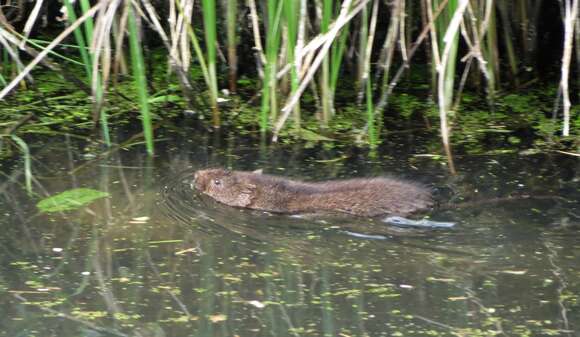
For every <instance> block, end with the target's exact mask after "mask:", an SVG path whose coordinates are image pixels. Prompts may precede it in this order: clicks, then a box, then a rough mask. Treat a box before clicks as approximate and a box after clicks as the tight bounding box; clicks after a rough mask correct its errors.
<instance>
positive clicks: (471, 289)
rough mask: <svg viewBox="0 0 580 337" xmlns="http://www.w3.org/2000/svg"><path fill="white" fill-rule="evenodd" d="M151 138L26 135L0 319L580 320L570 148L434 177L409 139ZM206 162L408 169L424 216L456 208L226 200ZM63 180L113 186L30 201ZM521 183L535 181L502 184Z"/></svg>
mask: <svg viewBox="0 0 580 337" xmlns="http://www.w3.org/2000/svg"><path fill="white" fill-rule="evenodd" d="M165 139H167V140H166V141H165V142H162V143H159V144H158V148H157V149H158V153H162V155H158V156H157V157H156V158H154V159H152V160H151V159H147V157H146V156H145V155H144V153H143V152H141V151H140V149H138V148H137V147H132V148H129V149H126V150H119V151H113V152H112V153H111V155H110V156H108V157H107V158H102V159H98V160H94V161H89V162H87V161H86V160H84V159H82V144H72V145H70V146H64V147H63V146H62V142H61V141H60V140H59V141H58V142H57V143H56V144H47V145H44V146H43V147H42V148H39V149H38V151H37V154H36V159H37V161H36V164H35V165H34V168H35V173H36V175H37V176H36V178H37V181H36V186H35V191H36V192H37V193H39V195H38V196H35V197H34V198H33V199H34V201H33V200H31V198H30V197H29V196H27V195H26V194H25V192H24V191H23V187H22V186H21V185H20V183H19V181H20V180H21V179H20V178H19V177H17V176H14V177H13V179H5V180H4V181H3V182H2V183H1V185H0V192H1V193H2V197H1V198H0V212H1V214H3V216H2V217H0V219H1V220H0V226H2V232H1V234H0V247H1V251H0V261H1V272H0V301H1V303H2V305H0V327H1V329H0V336H32V335H35V336H36V335H37V336H79V335H83V336H397V335H398V336H438V335H440V336H458V335H459V336H492V335H495V334H503V335H506V336H548V335H561V336H579V335H580V327H579V325H580V307H579V303H580V301H579V299H578V294H579V293H580V270H579V269H578V261H580V260H579V255H580V245H579V244H578V242H580V241H579V240H578V239H579V238H580V235H579V233H580V232H579V229H580V205H579V204H578V200H579V195H580V194H579V192H578V188H579V187H580V186H579V185H580V183H579V180H580V179H579V178H580V177H579V176H578V170H577V169H578V167H579V166H578V160H577V159H574V158H570V157H560V156H549V155H537V156H532V157H519V156H498V157H495V158H485V159H483V158H470V157H467V158H461V157H460V158H458V160H457V165H458V168H459V171H460V175H459V177H449V176H448V175H447V174H446V171H445V168H444V167H442V166H441V164H440V163H439V162H437V161H433V160H431V159H428V158H425V157H414V156H413V155H412V154H414V153H425V152H426V150H425V149H424V148H423V147H421V145H414V144H415V143H416V140H417V139H411V140H410V141H411V142H413V143H411V144H410V143H408V142H406V141H404V140H400V139H399V140H396V141H394V142H393V143H391V144H385V146H384V148H382V149H380V150H379V151H378V153H377V155H376V156H375V157H373V158H370V159H369V157H368V155H367V154H366V153H364V151H362V150H361V149H356V148H345V149H330V150H329V149H323V148H313V149H309V150H305V149H301V148H299V147H297V146H296V147H291V146H289V147H283V146H280V147H277V148H266V147H260V146H259V145H254V144H253V143H252V142H251V141H247V142H242V141H241V140H239V139H236V138H228V137H226V138H219V137H214V138H212V137H198V138H196V139H192V138H191V136H189V137H188V138H186V137H184V136H182V135H169V136H167V137H166V138H165ZM185 139H187V140H185ZM341 158H342V159H341ZM81 165H82V166H81ZM209 166H227V167H232V168H235V169H246V170H248V169H256V168H264V169H265V171H266V172H269V173H273V174H280V175H288V176H293V177H296V178H303V179H330V178H340V177H354V176H376V175H384V174H386V173H389V174H391V175H394V176H401V177H405V178H407V179H417V180H419V181H421V182H422V183H425V184H430V185H431V186H433V187H434V188H437V189H439V193H440V196H439V198H440V202H441V207H440V208H439V209H438V210H436V211H434V212H433V213H432V214H431V215H430V216H431V218H432V219H434V220H438V221H452V222H455V223H457V225H456V226H455V228H452V229H445V230H417V229H405V228H397V227H394V226H387V225H385V224H384V223H381V222H375V221H372V220H367V219H352V218H340V217H339V218H337V217H335V218H332V217H330V218H328V217H327V218H323V217H308V216H307V217H290V216H281V215H271V214H267V213H263V212H255V211H248V210H242V209H235V208H230V207H227V206H224V205H221V204H217V203H215V202H214V201H212V200H211V199H208V198H204V197H201V196H199V195H198V194H197V193H195V191H193V190H192V189H191V186H190V179H191V172H193V171H194V170H195V169H198V168H200V167H209ZM76 168H78V169H76ZM75 187H90V188H95V189H98V190H101V191H105V192H108V193H110V194H111V197H110V198H107V199H102V200H99V201H97V202H94V203H92V204H91V205H90V206H88V207H83V208H80V209H79V210H76V211H71V212H66V213H61V214H58V213H57V214H50V215H46V214H40V213H38V211H37V209H36V208H35V201H38V200H40V199H41V198H42V197H45V196H47V195H53V194H56V193H58V192H62V191H64V190H67V189H71V188H75ZM530 194H531V195H534V196H540V195H541V196H543V197H542V198H518V197H517V196H518V195H519V196H523V195H530ZM508 195H513V196H515V200H512V201H505V200H503V199H502V201H500V202H485V200H488V201H489V200H493V199H494V198H502V197H505V196H508ZM553 196H557V198H554V197H553ZM462 202H463V203H465V205H467V206H466V207H462V206H457V205H458V204H461V203H462ZM449 203H451V204H449Z"/></svg>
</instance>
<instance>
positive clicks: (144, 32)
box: [0, 0, 580, 168]
mask: <svg viewBox="0 0 580 337" xmlns="http://www.w3.org/2000/svg"><path fill="white" fill-rule="evenodd" d="M63 6H64V9H65V10H64V13H65V14H64V15H63V16H62V17H61V18H60V19H61V20H63V22H65V23H66V26H65V27H63V30H62V32H61V33H59V34H55V35H51V34H50V33H46V34H45V36H44V38H46V39H49V41H50V42H49V43H46V44H39V43H37V42H35V41H34V40H35V39H34V38H35V37H36V36H37V35H40V34H41V30H40V29H38V28H35V27H39V25H38V23H39V22H40V21H41V20H46V19H47V18H49V17H51V16H50V15H49V14H52V13H48V12H46V11H47V9H46V8H44V7H42V6H40V5H38V3H36V4H35V6H33V7H32V8H27V7H24V6H20V5H16V6H15V8H14V10H15V11H17V12H18V14H19V15H17V16H14V17H12V16H10V17H9V18H8V19H7V21H6V22H4V24H3V27H2V29H0V45H2V47H3V48H2V49H3V52H2V62H1V63H0V64H1V69H0V85H2V90H1V91H0V99H6V97H7V95H8V94H9V93H10V92H12V91H13V90H15V89H16V88H17V86H18V84H19V83H25V81H27V82H30V84H29V85H34V84H32V82H31V81H32V78H33V77H34V76H35V74H33V73H31V71H32V69H33V68H35V67H36V66H37V65H38V64H41V63H42V64H44V65H45V66H47V67H49V68H50V69H51V70H53V71H55V72H58V73H59V74H61V75H62V76H65V77H67V78H68V79H70V80H71V81H74V82H75V83H79V87H83V86H86V87H87V88H89V89H88V94H87V95H88V97H87V98H89V99H90V100H91V102H92V119H93V123H95V124H100V127H101V130H102V137H103V140H104V142H105V144H108V145H109V146H110V145H111V139H110V135H109V133H110V129H111V127H112V125H109V123H110V122H109V116H108V115H109V113H110V112H111V109H112V107H111V106H110V105H109V104H108V101H109V99H110V95H111V94H112V93H115V92H116V90H115V89H116V88H117V86H118V85H121V82H122V80H119V78H120V76H121V75H127V74H129V69H131V72H130V75H131V76H132V77H133V78H134V79H135V81H134V88H133V90H134V91H135V92H136V93H137V97H138V102H139V110H140V115H141V120H142V123H143V129H144V130H145V132H144V137H145V139H146V144H147V149H148V152H149V153H153V137H154V135H153V132H152V129H153V118H152V114H153V113H155V111H152V110H151V107H150V106H149V104H148V102H149V96H148V95H149V94H148V91H150V90H151V87H153V84H152V83H151V82H149V81H148V79H150V76H148V74H150V73H151V72H152V71H153V70H152V69H150V67H149V64H151V63H152V62H150V61H149V60H151V58H152V57H153V56H152V53H149V52H145V51H149V50H159V48H160V47H161V48H164V56H163V58H162V59H160V61H161V62H162V63H166V64H167V69H168V76H167V81H168V82H172V83H176V84H178V85H179V88H180V94H181V95H182V96H183V97H184V99H185V104H187V109H188V110H191V111H194V112H196V113H198V115H200V116H204V115H207V116H208V117H211V118H208V119H211V124H212V126H213V127H220V126H221V124H222V122H221V120H222V119H223V118H226V119H227V118H229V117H228V116H226V115H224V116H225V117H224V116H222V115H221V112H220V110H221V108H220V102H221V101H222V100H221V99H220V97H219V88H220V86H225V82H226V81H222V78H223V79H225V78H227V84H228V87H229V89H230V91H231V92H232V93H233V92H235V91H237V84H238V82H239V81H240V80H239V79H238V76H239V74H238V73H239V72H240V70H241V72H242V76H245V77H246V78H248V77H252V76H254V79H255V80H256V81H257V82H258V85H256V86H254V88H253V89H252V90H253V91H254V92H251V93H250V94H251V95H253V94H259V95H260V96H261V97H260V99H261V108H260V111H259V112H258V113H256V114H255V116H254V124H256V125H257V126H259V128H260V130H261V132H262V134H263V135H271V136H272V139H273V140H274V141H276V140H278V139H279V137H280V134H281V131H282V129H283V128H287V127H288V125H287V124H288V123H287V122H288V121H289V120H291V121H292V123H291V124H292V125H293V126H294V128H293V130H291V131H290V132H289V133H288V134H290V133H292V132H297V133H299V132H300V130H301V128H302V126H303V124H304V123H305V121H306V120H315V121H317V124H318V127H319V128H321V129H327V128H328V127H329V125H330V124H331V121H332V120H333V119H334V118H337V115H338V114H341V113H343V112H342V105H341V103H342V102H343V101H349V102H355V103H354V104H356V105H357V106H359V108H360V109H359V111H360V112H359V113H360V115H361V117H362V118H364V120H365V125H364V127H362V126H361V127H362V128H363V129H364V130H365V132H366V137H365V141H366V142H367V143H368V144H371V145H373V144H376V143H377V141H379V135H380V133H381V132H380V130H381V128H382V127H383V125H382V124H383V116H384V114H385V113H388V112H389V110H386V109H385V108H386V107H387V105H388V103H389V96H390V95H391V94H392V92H393V90H395V88H397V86H398V85H399V84H400V83H412V82H411V81H410V80H409V78H407V79H405V78H404V76H403V75H404V74H408V73H409V72H408V70H409V69H410V68H412V67H417V66H420V65H421V63H424V61H427V63H428V64H429V65H430V68H431V72H430V73H428V72H424V73H423V74H422V81H423V82H425V83H428V82H429V81H430V82H431V90H432V91H431V93H432V97H433V98H434V101H435V102H436V103H437V105H438V107H439V128H440V134H441V138H442V142H443V145H444V149H445V152H446V153H447V156H448V157H449V158H451V153H452V150H451V144H450V141H449V139H450V133H451V129H452V128H451V127H450V125H452V124H453V123H454V122H456V121H455V120H453V113H454V112H455V111H458V110H461V109H462V106H461V103H462V100H461V97H462V95H463V93H464V91H477V90H479V91H481V92H483V91H485V93H486V94H485V96H486V98H487V100H488V104H489V105H490V106H493V105H494V102H495V100H497V98H498V96H499V94H498V93H499V92H500V89H501V90H505V89H508V88H515V89H519V88H522V87H523V86H525V85H529V83H530V81H535V80H537V78H538V77H539V74H540V70H539V65H540V64H539V63H538V59H539V58H538V55H539V54H538V53H539V50H538V49H539V47H540V46H541V45H542V43H544V42H543V41H541V40H540V35H539V34H536V33H535V32H537V31H538V22H539V20H540V19H541V17H542V14H543V12H542V11H543V9H545V8H546V7H548V8H549V9H550V10H552V11H554V12H558V13H560V15H561V19H562V22H561V27H562V31H563V35H562V39H561V44H560V46H561V50H558V51H555V52H554V55H556V54H557V55H560V54H559V53H560V51H561V55H562V56H561V60H560V64H559V67H558V68H559V70H560V76H559V77H560V81H559V86H560V90H559V94H558V96H557V98H558V100H559V101H560V102H561V103H562V104H561V107H560V109H559V111H561V116H562V119H561V134H562V135H564V136H568V135H570V134H572V133H574V132H575V130H574V123H573V122H574V111H575V108H574V104H575V99H577V98H578V97H574V95H570V91H571V90H572V91H573V90H575V89H576V88H575V86H577V85H578V83H579V82H578V81H573V76H574V75H577V73H576V74H574V73H572V72H571V71H570V69H573V66H574V64H573V63H574V61H576V63H577V65H576V67H577V68H579V65H580V63H579V62H580V57H578V56H577V57H576V59H575V60H574V59H573V58H572V56H573V55H574V54H573V53H572V51H573V50H574V46H575V45H576V51H578V50H580V49H579V48H580V47H579V46H578V41H580V38H579V36H580V33H579V32H578V31H579V29H578V28H579V25H580V24H579V19H578V0H564V1H562V2H561V6H560V8H558V7H557V6H554V5H553V4H549V5H548V4H543V3H542V1H540V0H529V1H523V0H522V1H517V2H508V1H503V0H501V1H500V0H498V1H492V0H478V1H468V0H394V1H390V2H387V3H382V2H380V1H378V0H377V1H375V0H344V1H341V2H339V1H332V0H323V1H320V2H307V1H305V0H301V1H284V0H267V1H263V2H256V1H255V0H250V1H248V2H247V3H242V2H238V1H222V2H216V1H215V0H204V1H202V2H201V3H200V5H199V6H196V4H195V3H194V1H193V0H171V1H169V2H166V3H164V2H161V3H154V2H151V1H150V0H141V1H132V2H129V1H122V0H114V1H109V2H97V3H95V4H94V5H93V6H92V7H91V3H90V2H89V1H88V0H80V1H79V2H74V1H71V0H66V1H64V3H63ZM243 6H247V9H248V13H249V14H248V16H243V15H239V14H238V13H239V12H241V11H240V9H241V8H243ZM550 6H551V7H550ZM222 9H223V10H222ZM549 13H552V12H549ZM419 14H420V15H419ZM546 15H548V14H546ZM15 17H16V18H20V19H14V18H15ZM11 20H15V21H14V22H12V21H11ZM17 20H19V21H17ZM222 27H223V28H224V29H225V32H226V34H225V38H223V37H222V36H221V35H220V34H219V30H220V29H221V28H222ZM544 29H545V28H544ZM550 29H552V30H550V31H548V32H549V33H553V32H555V31H557V29H556V28H550ZM558 29H559V28H558ZM199 34H203V38H202V39H200V38H198V37H199ZM70 35H72V36H73V37H74V39H69V36H70ZM145 36H146V37H147V39H145V38H144V37H145ZM247 45H253V53H245V54H242V55H239V51H240V50H239V49H240V48H241V47H245V46H247ZM221 46H225V47H227V53H226V54H227V57H221V58H220V56H221V54H220V47H221ZM379 46H380V48H379ZM126 47H128V48H126ZM19 50H21V51H22V52H20V51H19ZM65 50H66V51H72V53H69V54H67V56H66V58H64V57H63V58H60V56H58V55H64V54H65V53H64V52H63V51H65ZM125 50H128V51H129V52H130V55H131V58H127V55H125V54H126V53H125ZM418 52H422V54H423V55H424V56H422V58H421V59H420V60H416V55H418ZM21 53H26V54H28V55H30V56H31V57H32V59H31V61H29V62H28V64H27V65H25V62H26V61H24V60H25V59H26V58H23V57H22V55H20V54H21ZM70 54H72V55H70ZM576 54H578V53H576ZM221 59H223V60H224V62H223V64H224V65H226V64H227V67H221V66H220V63H221ZM56 61H59V62H60V63H62V64H64V66H63V65H62V64H59V62H56ZM503 62H506V65H507V66H506V67H505V68H506V70H507V73H508V74H509V76H505V75H504V76H501V75H502V64H503ZM76 64H80V65H81V67H82V71H80V72H78V71H76V70H73V66H74V67H76ZM239 64H241V65H243V67H241V68H240V67H239V66H238V65H239ZM252 64H255V66H253V65H252ZM68 65H71V67H68ZM69 68H70V69H69ZM395 68H396V70H395ZM222 69H227V77H226V76H225V72H224V76H221V75H222ZM200 70H201V74H202V77H203V80H204V82H205V83H204V84H205V88H203V87H200V86H199V85H197V83H196V81H195V76H196V74H197V73H199V71H200ZM522 70H526V71H522ZM429 75H430V76H429ZM222 82H223V83H222ZM148 86H149V88H148ZM258 87H259V89H258ZM341 87H346V88H347V91H345V92H346V93H347V96H341V97H338V96H337V94H336V93H337V90H339V89H340V88H341ZM308 89H310V90H309V91H308ZM307 91H308V93H306V92H307ZM576 91H577V90H576ZM246 94H248V93H247V92H246ZM307 96H308V97H307ZM307 99H310V100H312V101H313V102H314V103H315V104H314V105H313V108H314V109H315V110H316V111H314V112H310V111H308V110H304V109H301V105H303V104H304V103H305V102H306V100H307ZM238 101H239V100H238ZM206 102H208V103H207V104H206ZM337 103H339V104H338V105H337ZM559 111H558V112H559ZM158 115H159V117H160V118H161V119H163V118H164V114H163V113H159V114H158ZM290 116H292V118H290ZM449 164H450V167H451V168H452V167H453V165H452V161H451V160H450V162H449Z"/></svg>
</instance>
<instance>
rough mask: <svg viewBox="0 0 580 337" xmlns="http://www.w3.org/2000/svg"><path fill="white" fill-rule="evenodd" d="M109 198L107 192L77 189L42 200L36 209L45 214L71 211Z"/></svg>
mask: <svg viewBox="0 0 580 337" xmlns="http://www.w3.org/2000/svg"><path fill="white" fill-rule="evenodd" d="M108 196H109V193H107V192H101V191H97V190H93V189H90V188H75V189H72V190H68V191H64V192H62V193H59V194H56V195H53V196H51V197H48V198H46V199H44V200H41V201H40V202H38V204H36V207H38V208H39V209H40V211H41V212H44V213H51V212H62V211H70V210H74V209H77V208H80V207H82V206H85V205H88V204H90V203H91V202H93V201H94V200H97V199H101V198H105V197H108Z"/></svg>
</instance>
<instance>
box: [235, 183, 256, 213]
mask: <svg viewBox="0 0 580 337" xmlns="http://www.w3.org/2000/svg"><path fill="white" fill-rule="evenodd" d="M255 195H256V185H254V184H244V186H242V189H241V190H240V195H239V201H238V202H236V203H237V206H240V207H247V206H249V205H250V204H251V203H252V201H253V200H254V197H255Z"/></svg>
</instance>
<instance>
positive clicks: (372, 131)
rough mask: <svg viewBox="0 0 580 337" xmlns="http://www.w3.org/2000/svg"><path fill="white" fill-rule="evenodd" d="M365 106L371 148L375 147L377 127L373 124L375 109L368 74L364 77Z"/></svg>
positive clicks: (370, 80) (370, 79)
mask: <svg viewBox="0 0 580 337" xmlns="http://www.w3.org/2000/svg"><path fill="white" fill-rule="evenodd" d="M365 95H366V107H367V125H368V136H369V145H370V147H371V148H375V147H376V146H377V141H378V139H377V129H376V124H375V113H374V111H375V109H374V105H373V86H372V77H371V76H369V77H368V78H367V79H366V93H365Z"/></svg>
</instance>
